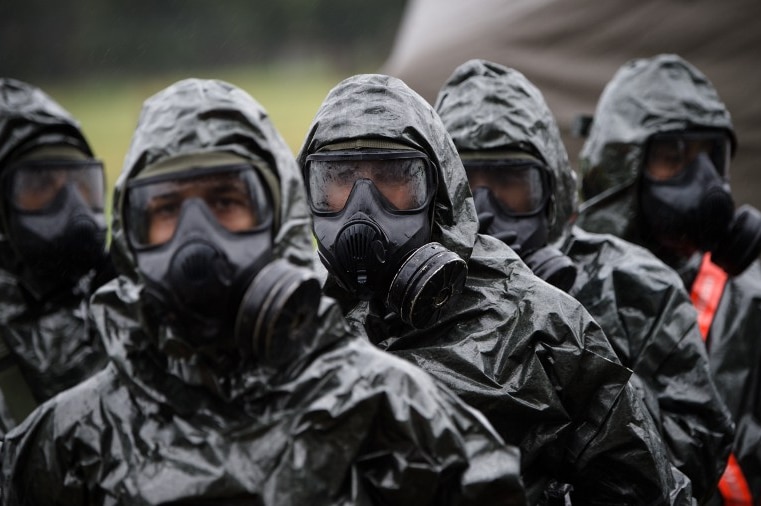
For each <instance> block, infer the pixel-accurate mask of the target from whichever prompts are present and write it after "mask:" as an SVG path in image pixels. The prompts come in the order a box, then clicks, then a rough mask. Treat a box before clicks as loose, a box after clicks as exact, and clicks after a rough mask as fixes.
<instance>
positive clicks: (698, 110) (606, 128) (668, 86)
mask: <svg viewBox="0 0 761 506" xmlns="http://www.w3.org/2000/svg"><path fill="white" fill-rule="evenodd" d="M691 128H721V129H726V130H727V131H728V133H729V134H730V137H731V139H732V143H733V151H734V149H735V144H736V140H735V136H734V131H733V128H732V121H731V119H730V115H729V111H727V108H726V106H725V105H724V103H723V102H722V101H721V99H720V98H719V96H718V93H717V92H716V89H715V88H714V87H713V85H712V84H711V82H710V81H709V80H708V78H707V77H706V76H705V75H704V74H703V73H701V72H700V71H699V70H698V69H696V68H695V67H694V66H692V65H691V64H690V63H688V62H686V61H685V60H683V59H682V58H680V57H679V56H677V55H673V54H664V55H659V56H655V57H653V58H646V59H638V60H632V61H630V62H628V63H626V64H625V65H624V66H623V67H621V68H620V69H619V70H618V72H616V74H615V76H613V79H612V80H611V81H610V82H609V83H608V84H607V86H606V87H605V90H604V91H603V93H602V95H601V96H600V100H599V102H598V104H597V109H596V111H595V115H594V120H593V123H592V127H591V130H590V133H589V137H588V138H587V141H586V142H585V144H584V147H583V149H582V151H581V155H580V160H579V169H580V171H581V174H582V196H583V198H584V200H585V202H584V204H583V205H582V206H581V210H580V216H579V225H581V226H582V227H583V228H586V229H588V230H591V231H595V232H606V233H612V234H614V235H618V236H619V237H623V238H624V239H627V240H630V241H633V242H638V243H641V242H642V241H641V239H640V238H641V231H640V230H639V224H638V223H637V221H638V220H637V219H635V218H636V217H637V216H638V212H637V206H638V204H637V189H638V188H637V187H638V181H639V174H640V169H641V166H642V163H643V157H644V150H645V144H646V141H647V139H648V138H649V137H650V136H651V135H653V134H656V133H660V132H668V131H674V130H684V129H691Z"/></svg>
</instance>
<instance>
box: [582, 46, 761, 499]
mask: <svg viewBox="0 0 761 506" xmlns="http://www.w3.org/2000/svg"><path fill="white" fill-rule="evenodd" d="M691 128H719V129H725V130H727V131H728V132H729V133H730V135H731V137H732V138H733V139H734V134H733V132H732V122H731V119H730V115H729V111H727V108H726V106H725V105H724V104H723V102H722V101H721V99H720V98H719V96H718V94H717V92H716V90H715V89H714V87H713V86H712V84H711V82H710V81H709V80H708V78H707V77H706V76H705V75H704V74H702V73H701V72H700V71H699V70H698V69H696V68H695V67H693V66H692V65H690V64H689V63H688V62H686V61H684V60H683V59H682V58H680V57H679V56H676V55H660V56H656V57H654V58H648V59H640V60H633V61H630V62H628V63H627V64H625V65H624V66H623V67H621V69H619V71H618V72H617V73H616V75H615V76H614V77H613V79H612V80H611V81H610V82H609V83H608V85H607V86H606V87H605V90H604V91H603V94H602V95H601V97H600V101H599V102H598V105H597V110H596V112H595V118H594V121H593V124H592V128H591V130H590V134H589V138H588V139H587V141H586V143H585V144H584V148H583V150H582V152H581V159H580V169H581V171H582V176H583V181H582V183H583V184H582V191H583V196H584V198H585V199H586V201H585V202H584V203H583V204H582V206H581V212H580V215H579V219H578V225H579V226H580V227H582V228H584V229H586V230H589V231H593V232H605V233H611V234H615V235H617V236H619V237H622V238H624V239H626V240H628V241H632V242H634V243H637V244H640V245H643V246H645V247H647V248H649V249H651V250H653V251H658V245H657V244H652V243H650V242H649V241H647V240H646V239H645V237H646V233H645V231H644V230H643V227H642V221H641V215H640V212H639V191H640V182H639V178H640V174H641V167H642V162H643V156H644V150H645V145H646V142H647V140H648V138H649V137H650V136H651V135H653V134H655V133H659V132H668V131H675V130H676V131H678V130H684V129H691ZM662 258H663V259H664V260H665V261H666V263H668V264H669V265H671V266H672V267H674V268H675V269H677V271H678V272H679V273H680V275H681V277H682V280H683V282H684V286H685V287H686V288H687V290H692V288H693V283H694V281H695V278H696V274H697V270H698V267H699V263H700V258H699V256H698V255H695V256H693V257H692V258H675V257H673V256H667V255H664V256H663V257H662ZM760 335H761V265H760V264H759V262H758V261H755V262H753V263H752V264H751V265H750V267H749V268H748V269H746V270H745V271H744V272H743V273H741V274H740V275H738V276H735V277H733V278H729V280H728V281H727V283H726V285H725V286H724V290H723V294H722V295H721V299H720V303H719V306H718V309H717V310H716V313H715V315H714V317H713V320H712V323H711V325H710V330H709V332H708V335H707V339H706V347H707V349H708V359H709V364H710V366H711V372H712V374H713V379H714V382H715V383H716V387H717V389H718V390H719V394H720V395H721V396H722V398H723V399H724V402H725V403H726V405H727V407H728V408H729V411H730V413H731V415H732V419H733V420H734V422H735V426H736V429H735V431H736V435H735V440H734V444H733V448H732V451H733V453H734V454H735V456H736V457H737V460H738V462H739V464H740V467H741V468H742V470H743V473H744V474H745V478H746V479H747V480H748V484H749V486H750V489H751V493H752V494H753V497H754V499H755V500H756V501H758V500H761V444H759V441H761V366H759V364H761V339H759V336H760Z"/></svg>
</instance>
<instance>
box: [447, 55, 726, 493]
mask: <svg viewBox="0 0 761 506" xmlns="http://www.w3.org/2000/svg"><path fill="white" fill-rule="evenodd" d="M436 110H437V111H438V113H439V115H440V116H441V118H442V121H443V122H444V125H445V126H446V127H447V129H448V130H449V133H450V134H451V135H452V138H453V140H454V143H455V146H457V149H458V150H459V151H460V152H480V151H489V150H503V151H504V150H518V151H525V152H529V153H535V154H538V155H539V156H540V157H541V158H542V161H543V162H544V164H545V166H546V167H547V169H548V170H549V171H550V173H551V175H552V177H551V179H552V181H553V184H552V188H551V190H550V191H551V195H552V196H551V198H550V201H549V202H550V206H551V209H550V210H549V214H550V216H552V217H553V218H554V221H553V222H552V223H551V224H550V234H549V241H550V242H551V243H555V244H556V245H558V246H559V248H560V249H561V251H563V252H564V253H565V254H566V255H567V256H569V257H570V258H571V259H572V261H573V263H574V265H575V266H576V268H577V272H578V275H577V279H576V282H575V284H574V286H573V287H572V289H571V290H570V294H571V295H573V296H574V297H575V298H576V299H577V300H579V302H581V303H582V304H583V305H584V307H585V308H586V309H587V310H588V311H589V312H590V314H591V315H592V316H593V317H594V318H595V320H596V321H597V322H598V323H599V324H600V325H601V326H602V328H603V330H604V331H605V334H606V335H607V336H608V338H609V339H610V342H611V344H612V345H613V349H614V350H615V351H616V354H617V355H618V357H619V358H620V359H621V362H622V363H623V364H624V365H625V366H627V367H629V368H631V369H632V370H633V371H634V374H635V375H636V377H637V380H638V381H639V382H641V384H642V387H643V388H644V392H643V393H644V395H645V399H646V401H647V405H648V408H649V409H650V410H651V412H652V414H653V416H654V418H655V420H656V423H657V425H658V427H659V429H660V431H661V434H662V435H663V437H664V439H665V441H666V442H667V444H668V448H669V449H670V451H671V457H672V461H673V462H674V463H675V465H677V466H678V467H679V469H680V470H681V471H682V472H684V473H685V474H686V475H687V476H688V477H689V478H690V480H691V481H692V488H693V493H694V494H695V496H696V497H698V498H701V497H704V496H705V494H707V493H710V492H711V491H712V489H713V487H714V486H715V484H716V483H717V482H718V480H719V477H720V476H721V472H722V470H723V468H724V463H725V462H726V458H727V455H728V454H729V449H730V445H731V440H732V422H731V419H730V416H729V412H728V411H727V408H726V407H725V406H724V403H723V402H722V401H721V399H720V397H719V394H718V392H717V390H716V387H715V385H714V384H713V381H712V380H711V376H710V370H709V367H708V359H707V357H706V353H705V347H704V346H703V343H702V339H701V336H700V332H699V330H698V326H697V320H696V313H695V310H694V308H693V306H692V303H691V301H690V299H689V297H688V295H687V293H686V292H685V291H684V289H683V287H682V282H681V280H680V279H679V276H678V275H677V274H676V273H675V272H674V271H673V270H672V269H670V268H669V267H668V266H666V265H665V264H664V263H663V262H661V261H660V260H658V259H657V258H656V257H655V256H654V255H653V254H652V253H650V252H649V251H648V250H646V249H644V248H641V247H638V246H635V245H633V244H631V243H627V242H625V241H623V240H621V239H619V238H617V237H614V236H612V235H602V234H591V233H587V232H585V231H583V230H581V229H580V228H578V227H574V226H572V225H571V222H572V218H573V217H574V215H575V212H576V207H577V206H576V202H577V199H576V178H575V174H574V172H573V169H572V168H571V165H570V163H569V162H568V156H567V154H566V151H565V148H564V146H563V143H562V140H561V138H560V133H559V130H558V128H557V124H556V123H555V119H554V118H553V116H552V113H551V112H550V110H549V108H548V107H547V105H546V103H545V101H544V98H543V97H542V94H541V92H540V91H539V90H538V89H537V88H536V87H535V86H534V85H533V84H532V83H530V82H529V81H528V79H526V78H525V77H524V76H523V74H521V73H520V72H518V71H515V70H512V69H508V68H506V67H503V66H502V65H499V64H495V63H491V62H487V61H481V60H472V61H470V62H467V63H465V64H463V65H461V66H460V67H458V68H457V70H455V72H454V73H453V74H452V76H451V77H450V78H449V79H448V80H447V82H446V84H445V85H444V86H443V87H442V89H441V91H440V93H439V98H438V100H437V102H436Z"/></svg>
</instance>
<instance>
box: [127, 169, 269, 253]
mask: <svg viewBox="0 0 761 506" xmlns="http://www.w3.org/2000/svg"><path fill="white" fill-rule="evenodd" d="M127 200H128V213H129V214H128V216H129V218H128V219H129V227H130V237H131V239H132V241H133V243H135V245H137V246H156V245H160V244H164V243H166V242H168V241H169V240H170V239H171V238H172V237H173V236H174V233H175V231H176V230H177V228H178V227H179V223H180V219H181V217H182V213H183V210H184V209H185V207H186V205H187V204H188V203H189V202H191V201H195V202H198V203H200V204H201V205H202V206H203V207H204V208H205V209H206V211H207V213H206V214H207V215H208V216H211V217H213V219H214V220H215V221H216V223H218V224H219V225H221V226H222V227H223V228H224V229H225V230H227V231H229V232H233V233H244V232H250V231H253V230H257V229H260V228H262V227H263V226H266V225H269V223H270V218H271V211H270V206H269V205H268V199H267V193H266V192H265V190H264V188H263V185H262V184H261V182H260V181H259V178H258V176H257V175H256V172H255V171H254V170H253V168H252V167H251V166H244V167H242V168H241V167H236V168H232V169H231V168H229V167H227V168H217V169H216V170H212V171H209V170H202V171H194V170H190V171H186V172H185V173H181V174H177V175H174V176H173V177H171V178H167V177H166V176H163V177H161V176H157V177H155V178H147V179H145V180H136V181H133V184H132V185H131V186H130V188H129V190H128V197H127Z"/></svg>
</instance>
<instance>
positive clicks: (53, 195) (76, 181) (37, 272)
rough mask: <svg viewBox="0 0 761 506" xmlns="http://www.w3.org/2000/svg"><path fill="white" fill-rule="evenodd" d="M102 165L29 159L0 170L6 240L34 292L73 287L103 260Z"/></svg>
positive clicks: (89, 161)
mask: <svg viewBox="0 0 761 506" xmlns="http://www.w3.org/2000/svg"><path fill="white" fill-rule="evenodd" d="M104 185H105V183H104V178H103V165H102V164H101V163H100V162H99V161H96V160H49V159H42V160H28V161H22V162H20V163H18V164H17V165H15V166H12V167H10V168H9V169H8V170H6V171H5V173H4V174H3V188H4V190H5V195H4V196H5V199H6V202H7V204H6V208H5V214H6V217H7V225H6V226H7V229H8V236H9V240H10V242H11V243H12V246H13V248H14V249H15V251H16V257H17V258H18V261H19V264H20V265H21V268H22V271H23V272H24V274H23V275H22V278H23V280H24V282H26V283H27V284H28V285H29V287H30V288H31V289H32V290H33V291H34V292H37V293H38V294H43V293H47V292H50V291H53V290H55V289H57V288H64V287H73V286H74V285H76V283H78V282H79V280H80V279H81V278H82V277H83V276H84V275H86V274H87V273H88V272H90V271H91V270H97V269H99V268H100V267H101V266H102V265H103V264H104V263H105V261H106V222H105V216H104V213H103V193H104Z"/></svg>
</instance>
